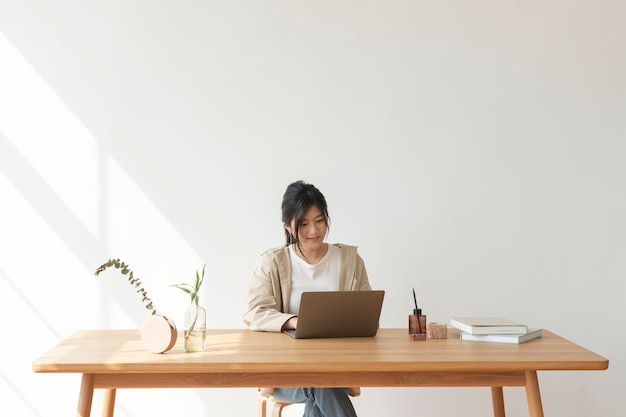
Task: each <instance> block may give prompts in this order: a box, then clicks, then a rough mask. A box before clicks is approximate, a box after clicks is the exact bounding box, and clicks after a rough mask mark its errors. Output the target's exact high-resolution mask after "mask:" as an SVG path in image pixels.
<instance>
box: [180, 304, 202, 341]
mask: <svg viewBox="0 0 626 417" xmlns="http://www.w3.org/2000/svg"><path fill="white" fill-rule="evenodd" d="M205 347H206V310H205V309H204V308H203V307H202V306H200V305H196V304H191V305H190V306H189V307H187V310H186V311H185V351H186V352H202V351H203V350H204V349H205Z"/></svg>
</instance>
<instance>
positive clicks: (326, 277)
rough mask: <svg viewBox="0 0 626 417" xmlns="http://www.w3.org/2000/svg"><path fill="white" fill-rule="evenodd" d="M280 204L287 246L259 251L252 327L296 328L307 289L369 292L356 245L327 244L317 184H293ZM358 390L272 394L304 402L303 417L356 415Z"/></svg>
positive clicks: (249, 315) (250, 305) (249, 318)
mask: <svg viewBox="0 0 626 417" xmlns="http://www.w3.org/2000/svg"><path fill="white" fill-rule="evenodd" d="M281 208H282V221H283V225H284V231H285V241H286V244H285V245H284V246H282V247H279V248H275V249H270V250H268V251H266V252H265V253H263V254H262V255H261V262H260V264H259V266H258V268H257V269H256V271H255V272H254V274H253V275H252V277H251V279H250V283H249V292H248V295H247V297H246V307H245V312H244V316H243V320H244V322H245V323H246V324H247V325H248V326H249V327H250V329H252V330H260V331H269V332H280V331H282V330H283V329H295V328H296V327H297V326H298V309H299V307H300V305H299V304H300V295H301V294H302V293H303V292H304V291H369V290H371V287H370V284H369V280H368V278H367V272H366V270H365V264H364V263H363V259H362V258H361V257H360V256H359V254H358V253H357V248H356V247H355V246H348V245H342V244H328V243H326V242H325V239H326V236H327V235H328V227H329V223H330V217H329V215H328V206H327V204H326V199H325V198H324V195H323V194H322V193H321V192H320V191H319V190H318V189H317V188H316V187H315V186H314V185H312V184H307V183H305V182H303V181H297V182H294V183H292V184H290V185H289V186H288V187H287V190H286V191H285V194H284V195H283V201H282V205H281ZM358 392H359V389H358V388H356V389H354V388H353V389H349V388H276V389H274V391H273V394H272V395H273V396H274V398H276V399H277V400H282V401H287V402H298V403H299V402H304V403H305V406H304V416H303V417H355V416H356V412H355V410H354V407H353V406H352V402H351V401H350V398H349V395H353V396H354V395H358Z"/></svg>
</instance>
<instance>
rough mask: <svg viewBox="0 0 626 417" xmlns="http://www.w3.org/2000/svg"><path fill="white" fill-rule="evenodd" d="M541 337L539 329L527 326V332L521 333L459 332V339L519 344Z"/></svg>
mask: <svg viewBox="0 0 626 417" xmlns="http://www.w3.org/2000/svg"><path fill="white" fill-rule="evenodd" d="M540 337H541V329H532V328H529V329H528V332H527V333H521V334H469V333H465V332H461V340H469V341H472V342H493V343H513V344H520V343H524V342H528V341H529V340H533V339H538V338H540Z"/></svg>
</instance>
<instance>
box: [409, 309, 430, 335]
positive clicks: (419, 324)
mask: <svg viewBox="0 0 626 417" xmlns="http://www.w3.org/2000/svg"><path fill="white" fill-rule="evenodd" d="M409 338H410V339H411V340H413V341H417V340H426V316H425V315H423V314H410V315H409Z"/></svg>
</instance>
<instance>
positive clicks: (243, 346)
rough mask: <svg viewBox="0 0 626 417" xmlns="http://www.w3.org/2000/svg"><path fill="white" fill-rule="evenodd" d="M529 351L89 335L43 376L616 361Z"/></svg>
mask: <svg viewBox="0 0 626 417" xmlns="http://www.w3.org/2000/svg"><path fill="white" fill-rule="evenodd" d="M542 332H543V336H542V337H541V338H540V339H536V340H532V341H529V342H526V343H522V344H519V345H517V344H502V343H483V342H469V341H461V340H460V338H459V332H458V331H457V330H456V329H448V338H447V339H429V340H426V341H411V340H409V337H408V333H407V329H380V330H379V331H378V334H377V335H376V337H371V338H341V339H299V340H296V339H292V338H291V337H289V336H287V335H284V334H281V333H268V332H255V331H250V330H247V329H213V330H208V331H207V338H206V342H207V343H206V344H207V346H206V350H205V351H204V352H195V353H186V352H185V351H184V348H183V343H182V342H183V341H182V334H180V333H179V336H178V339H177V343H176V345H175V346H174V348H173V349H172V350H170V351H168V352H166V353H164V354H155V353H150V352H148V351H147V350H146V349H145V347H144V346H143V343H142V341H141V336H140V332H139V330H81V331H78V332H76V333H74V334H73V335H72V336H70V337H69V338H67V339H66V340H64V341H63V342H61V343H60V344H59V345H57V346H56V347H54V348H53V349H52V350H50V351H49V352H47V353H45V354H43V355H42V356H41V357H39V358H37V359H36V360H35V361H34V362H33V364H32V367H33V370H34V371H35V372H67V373H93V374H115V373H142V374H145V373H155V374H157V373H159V374H167V373H177V374H181V373H186V374H201V373H212V374H215V373H229V372H230V373H242V372H246V373H263V372H272V373H281V372H284V373H297V372H308V373H311V372H326V373H328V372H332V373H346V372H395V371H397V372H403V373H406V372H463V371H467V372H475V371H481V372H484V371H487V372H512V371H526V370H604V369H607V368H608V360H607V359H606V358H604V357H602V356H600V355H598V354H595V353H593V352H591V351H589V350H587V349H585V348H583V347H581V346H578V345H576V344H575V343H572V342H570V341H568V340H567V339H564V338H562V337H560V336H558V335H556V334H554V333H552V332H549V331H547V330H543V331H542Z"/></svg>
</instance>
